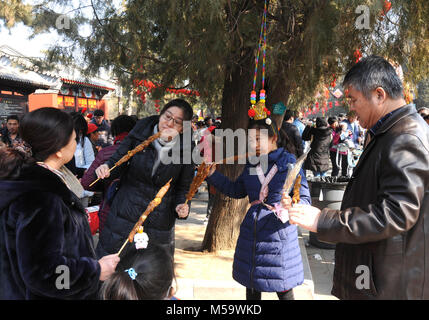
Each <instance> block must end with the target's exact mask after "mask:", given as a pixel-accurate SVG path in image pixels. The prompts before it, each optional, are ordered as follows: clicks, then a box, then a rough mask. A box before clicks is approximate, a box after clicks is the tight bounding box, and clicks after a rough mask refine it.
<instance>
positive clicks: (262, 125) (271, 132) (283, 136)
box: [247, 119, 296, 155]
mask: <svg viewBox="0 0 429 320" xmlns="http://www.w3.org/2000/svg"><path fill="white" fill-rule="evenodd" d="M247 129H267V130H268V136H269V137H270V138H271V137H274V136H276V137H277V147H279V148H284V149H285V150H286V151H287V152H289V153H292V154H294V155H296V150H295V146H294V145H293V143H292V142H291V140H290V139H289V137H288V135H287V133H286V132H285V131H284V130H283V129H280V130H279V129H278V128H277V125H276V123H275V121H273V120H271V124H270V125H268V124H267V123H266V122H265V119H262V120H253V119H250V120H249V125H248V126H247Z"/></svg>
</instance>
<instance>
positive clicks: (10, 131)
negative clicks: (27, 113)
mask: <svg viewBox="0 0 429 320" xmlns="http://www.w3.org/2000/svg"><path fill="white" fill-rule="evenodd" d="M18 129H19V118H18V116H16V115H11V116H8V117H7V120H6V128H4V129H3V130H2V133H1V135H0V136H1V140H2V141H3V142H4V143H5V144H6V145H7V146H8V147H13V146H15V145H17V144H20V143H22V139H21V138H20V136H19V132H18Z"/></svg>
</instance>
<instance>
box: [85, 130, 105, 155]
mask: <svg viewBox="0 0 429 320" xmlns="http://www.w3.org/2000/svg"><path fill="white" fill-rule="evenodd" d="M86 135H87V137H88V139H89V141H90V142H91V146H92V150H93V151H94V155H95V156H96V155H97V153H98V151H100V150H101V149H102V148H101V146H99V145H97V142H98V140H99V138H100V131H99V128H98V127H97V126H96V125H95V124H93V123H88V131H87V132H86Z"/></svg>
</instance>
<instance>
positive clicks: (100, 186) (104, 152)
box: [80, 141, 121, 231]
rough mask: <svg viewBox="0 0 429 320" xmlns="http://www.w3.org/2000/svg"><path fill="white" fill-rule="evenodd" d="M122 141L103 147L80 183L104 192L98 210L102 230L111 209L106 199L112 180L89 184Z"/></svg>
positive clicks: (85, 186)
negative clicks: (97, 170) (96, 171)
mask: <svg viewBox="0 0 429 320" xmlns="http://www.w3.org/2000/svg"><path fill="white" fill-rule="evenodd" d="M120 143H121V142H120V141H117V143H115V144H114V145H112V146H108V147H105V148H103V149H101V150H100V152H98V154H97V156H96V157H95V160H94V161H93V162H92V164H91V166H90V167H89V168H88V170H87V171H86V172H85V174H84V175H83V177H82V180H81V181H80V183H81V184H82V186H83V187H84V188H85V190H91V191H102V192H103V199H102V201H101V203H100V209H99V211H98V217H99V219H100V224H99V230H100V231H101V230H102V229H103V227H104V223H105V222H106V218H107V214H108V213H109V211H110V205H109V203H108V202H107V201H106V194H107V189H108V188H109V186H110V184H111V182H110V180H105V181H104V180H101V181H99V182H97V183H96V184H95V185H93V186H92V187H90V186H89V185H90V184H91V183H92V182H94V180H95V179H94V176H95V170H96V169H97V168H98V167H99V166H101V165H102V164H103V163H105V162H106V161H107V160H109V158H110V157H111V156H112V155H113V154H114V153H115V152H116V150H117V149H118V148H119V144H120Z"/></svg>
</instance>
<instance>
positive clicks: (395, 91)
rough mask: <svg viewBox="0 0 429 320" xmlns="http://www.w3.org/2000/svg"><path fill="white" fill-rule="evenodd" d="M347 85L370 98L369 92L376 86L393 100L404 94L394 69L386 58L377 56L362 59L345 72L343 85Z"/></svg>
mask: <svg viewBox="0 0 429 320" xmlns="http://www.w3.org/2000/svg"><path fill="white" fill-rule="evenodd" d="M349 86H353V88H354V89H356V90H358V91H360V92H362V94H363V95H364V96H365V97H366V98H367V99H370V98H371V92H372V91H373V90H375V89H377V88H378V87H381V88H383V89H384V91H386V93H387V94H388V96H389V97H390V98H392V99H394V100H396V99H399V98H403V96H404V88H403V86H402V81H401V79H400V78H399V77H398V75H397V74H396V72H395V69H394V68H393V66H392V65H391V64H390V63H389V62H388V61H387V60H385V59H384V58H382V57H378V56H370V57H367V58H364V59H362V60H361V61H359V62H358V63H357V64H355V65H354V66H353V67H352V68H351V69H350V70H349V72H347V74H346V76H345V78H344V81H343V87H344V88H347V87H349Z"/></svg>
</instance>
